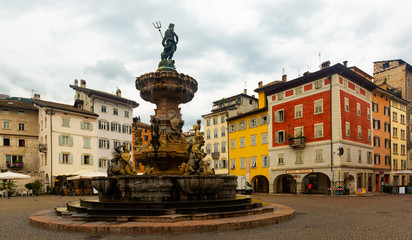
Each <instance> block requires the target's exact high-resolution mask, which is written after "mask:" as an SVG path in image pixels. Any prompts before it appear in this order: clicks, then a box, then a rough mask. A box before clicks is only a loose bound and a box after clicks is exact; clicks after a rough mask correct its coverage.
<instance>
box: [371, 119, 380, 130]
mask: <svg viewBox="0 0 412 240" xmlns="http://www.w3.org/2000/svg"><path fill="white" fill-rule="evenodd" d="M373 129H381V120H378V119H373Z"/></svg>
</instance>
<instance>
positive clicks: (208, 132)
mask: <svg viewBox="0 0 412 240" xmlns="http://www.w3.org/2000/svg"><path fill="white" fill-rule="evenodd" d="M206 139H210V131H207V133H206Z"/></svg>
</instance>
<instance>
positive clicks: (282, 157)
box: [278, 153, 285, 164]
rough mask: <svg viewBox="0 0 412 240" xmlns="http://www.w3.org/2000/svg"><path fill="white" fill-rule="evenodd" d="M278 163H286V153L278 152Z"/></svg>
mask: <svg viewBox="0 0 412 240" xmlns="http://www.w3.org/2000/svg"><path fill="white" fill-rule="evenodd" d="M278 164H285V154H284V153H278Z"/></svg>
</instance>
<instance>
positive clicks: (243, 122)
mask: <svg viewBox="0 0 412 240" xmlns="http://www.w3.org/2000/svg"><path fill="white" fill-rule="evenodd" d="M245 129H246V122H245V121H241V122H239V127H238V130H239V131H241V130H245Z"/></svg>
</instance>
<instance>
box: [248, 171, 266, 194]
mask: <svg viewBox="0 0 412 240" xmlns="http://www.w3.org/2000/svg"><path fill="white" fill-rule="evenodd" d="M252 187H253V192H256V193H268V192H269V180H268V179H267V178H266V177H265V176H262V175H258V176H254V177H253V178H252Z"/></svg>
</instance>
